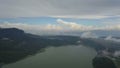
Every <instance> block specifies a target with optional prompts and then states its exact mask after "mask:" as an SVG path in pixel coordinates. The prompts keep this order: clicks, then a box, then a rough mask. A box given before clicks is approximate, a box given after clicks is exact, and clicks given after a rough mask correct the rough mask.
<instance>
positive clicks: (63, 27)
mask: <svg viewBox="0 0 120 68" xmlns="http://www.w3.org/2000/svg"><path fill="white" fill-rule="evenodd" d="M56 21H57V23H56V24H44V25H43V24H29V23H11V22H4V23H0V27H9V28H10V27H15V28H20V29H23V30H25V31H27V32H30V33H47V34H49V33H52V34H54V33H64V32H69V31H89V30H116V29H117V30H120V25H119V24H116V25H103V26H93V25H83V24H79V23H76V22H68V21H64V20H62V19H57V20H56ZM85 34H86V33H85ZM87 34H91V33H89V32H88V33H87ZM83 36H84V35H83Z"/></svg>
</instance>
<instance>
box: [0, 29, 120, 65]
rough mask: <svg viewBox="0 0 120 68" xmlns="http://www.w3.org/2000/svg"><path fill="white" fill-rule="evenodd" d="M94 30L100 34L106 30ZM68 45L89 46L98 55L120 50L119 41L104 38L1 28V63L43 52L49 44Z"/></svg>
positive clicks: (55, 45)
mask: <svg viewBox="0 0 120 68" xmlns="http://www.w3.org/2000/svg"><path fill="white" fill-rule="evenodd" d="M93 32H96V33H98V34H99V32H100V33H101V32H104V31H93ZM67 45H84V46H88V47H91V48H94V49H95V50H96V52H97V53H98V55H99V54H100V53H101V54H104V52H108V53H110V54H112V56H113V54H114V53H115V52H116V51H117V50H120V43H119V42H114V41H109V40H105V39H104V38H81V37H80V36H68V35H56V36H38V35H33V34H29V33H25V32H24V31H23V30H21V29H17V28H0V65H2V64H8V63H13V62H16V61H18V60H21V59H23V58H25V57H27V56H29V55H34V54H36V53H37V52H43V51H45V48H46V47H49V46H54V47H58V46H67ZM105 55H106V54H105ZM107 56H109V55H107ZM103 57H104V56H103Z"/></svg>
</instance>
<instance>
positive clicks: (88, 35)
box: [80, 32, 99, 38]
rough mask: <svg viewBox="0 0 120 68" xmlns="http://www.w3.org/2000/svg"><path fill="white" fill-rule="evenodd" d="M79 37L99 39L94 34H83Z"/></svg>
mask: <svg viewBox="0 0 120 68" xmlns="http://www.w3.org/2000/svg"><path fill="white" fill-rule="evenodd" d="M80 37H81V38H99V37H98V36H97V35H96V34H94V33H92V32H84V33H83V34H82V35H81V36H80Z"/></svg>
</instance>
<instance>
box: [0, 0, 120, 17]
mask: <svg viewBox="0 0 120 68" xmlns="http://www.w3.org/2000/svg"><path fill="white" fill-rule="evenodd" d="M119 7H120V0H0V10H1V11H0V17H2V18H3V17H36V16H51V17H59V18H61V17H64V18H66V17H67V18H106V17H110V16H120V9H119Z"/></svg>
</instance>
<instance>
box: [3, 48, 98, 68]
mask: <svg viewBox="0 0 120 68" xmlns="http://www.w3.org/2000/svg"><path fill="white" fill-rule="evenodd" d="M95 56H96V52H95V51H94V50H93V49H91V48H88V47H84V46H61V47H49V48H46V49H45V51H44V52H41V53H38V54H36V55H34V56H30V57H28V58H26V59H23V60H20V61H18V62H16V63H11V64H7V65H4V66H3V68H40V67H41V68H93V67H92V59H93V58H94V57H95Z"/></svg>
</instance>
